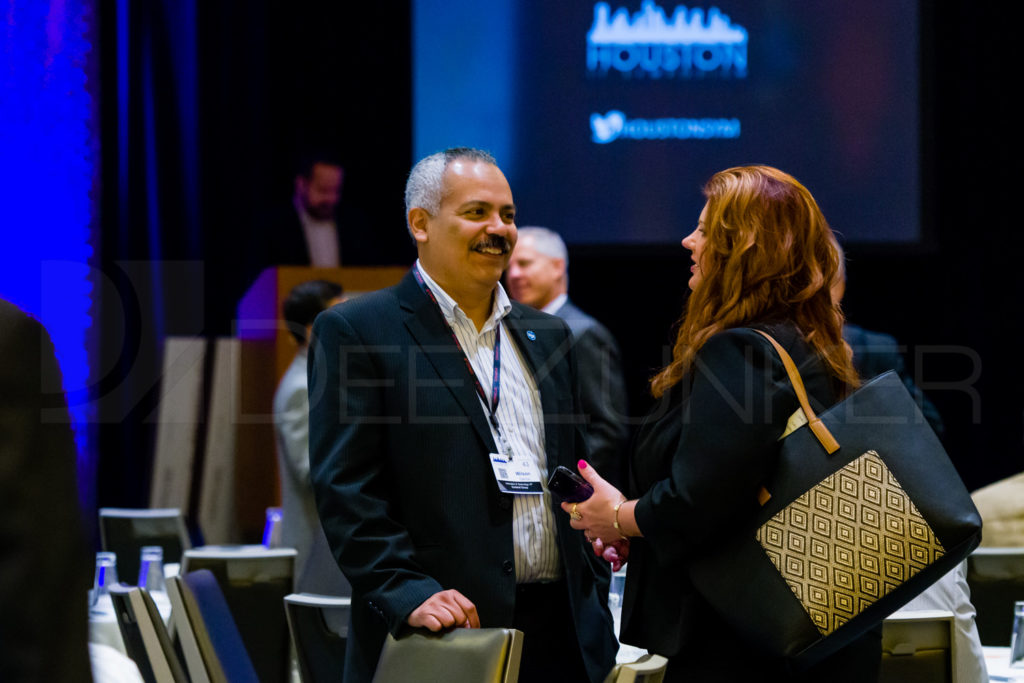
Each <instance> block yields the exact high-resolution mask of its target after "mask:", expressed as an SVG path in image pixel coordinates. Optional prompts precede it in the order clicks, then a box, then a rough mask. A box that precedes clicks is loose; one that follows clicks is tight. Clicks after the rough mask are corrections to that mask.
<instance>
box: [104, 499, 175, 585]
mask: <svg viewBox="0 0 1024 683" xmlns="http://www.w3.org/2000/svg"><path fill="white" fill-rule="evenodd" d="M99 516H100V544H101V545H102V546H103V550H109V551H111V552H113V553H115V554H116V555H117V575H118V577H119V578H120V579H121V580H122V581H124V582H125V583H129V584H134V583H135V581H136V579H137V578H138V576H139V554H140V551H141V550H142V546H146V545H158V546H160V547H161V548H163V550H164V563H174V562H181V555H182V553H183V552H184V551H185V550H187V549H188V548H191V547H192V542H191V541H190V540H189V537H188V530H187V529H186V528H185V518H184V516H183V515H182V514H181V510H178V509H177V508H152V509H146V508H100V511H99Z"/></svg>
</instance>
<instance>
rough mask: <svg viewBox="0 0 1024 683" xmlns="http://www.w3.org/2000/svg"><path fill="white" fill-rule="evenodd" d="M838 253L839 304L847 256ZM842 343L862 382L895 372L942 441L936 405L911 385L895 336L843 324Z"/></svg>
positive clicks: (835, 293)
mask: <svg viewBox="0 0 1024 683" xmlns="http://www.w3.org/2000/svg"><path fill="white" fill-rule="evenodd" d="M838 250H839V272H838V273H837V277H836V281H835V282H833V283H832V288H831V290H832V299H833V300H834V301H835V302H837V303H839V302H841V301H842V300H843V296H844V295H845V294H846V255H845V253H844V251H843V249H842V248H841V247H839V248H838ZM843 340H844V341H845V342H846V343H847V344H849V345H850V349H851V350H852V351H853V367H854V368H855V369H856V370H857V374H858V375H859V376H860V378H861V379H862V380H864V381H867V380H869V379H871V378H873V377H877V376H878V375H880V374H882V373H883V372H887V371H889V370H895V371H896V374H897V375H899V377H900V380H902V382H903V385H904V386H905V387H907V391H909V392H910V395H911V396H913V397H914V401H915V402H916V403H917V406H918V407H919V408H920V409H921V415H922V416H923V417H924V419H925V420H927V421H928V424H929V425H931V428H932V429H933V430H934V431H935V434H936V435H937V436H938V437H939V438H942V436H943V434H944V433H945V431H946V427H945V425H944V424H943V422H942V416H941V415H940V414H939V411H938V409H937V408H936V407H935V404H933V403H932V402H931V401H929V400H928V397H927V396H925V395H924V392H923V391H921V389H920V387H918V386H917V384H915V383H914V379H913V378H912V377H911V376H910V373H908V372H907V369H906V365H905V364H904V362H903V353H902V351H901V349H900V346H899V344H898V343H897V342H896V338H895V337H893V336H892V335H889V334H885V333H884V332H874V331H872V330H865V329H864V328H863V327H860V326H859V325H854V324H852V323H849V322H847V323H846V324H844V325H843Z"/></svg>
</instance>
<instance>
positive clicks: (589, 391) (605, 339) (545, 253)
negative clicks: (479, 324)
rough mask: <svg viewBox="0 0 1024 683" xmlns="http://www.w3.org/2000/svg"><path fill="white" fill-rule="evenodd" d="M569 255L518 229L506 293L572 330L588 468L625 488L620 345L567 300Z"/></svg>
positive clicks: (548, 236) (550, 240)
mask: <svg viewBox="0 0 1024 683" xmlns="http://www.w3.org/2000/svg"><path fill="white" fill-rule="evenodd" d="M568 269H569V254H568V251H567V250H566V248H565V242H563V241H562V238H561V237H560V236H559V235H558V233H556V232H554V231H553V230H549V229H547V228H538V227H525V228H519V241H518V242H516V248H515V250H514V251H513V252H512V260H511V261H509V265H508V275H507V280H508V289H509V294H510V295H511V296H512V298H513V299H515V300H516V301H521V302H522V303H524V304H526V305H527V306H532V307H533V308H536V309H538V310H540V311H544V312H545V313H550V314H551V315H557V316H558V317H559V318H561V319H562V320H564V321H565V322H566V323H567V324H568V325H569V329H570V330H571V331H572V336H573V339H574V340H575V349H576V357H577V359H578V362H579V368H580V373H579V375H580V401H581V404H582V406H583V412H584V414H585V415H586V417H587V429H586V438H587V448H588V449H589V451H590V463H591V464H592V465H593V466H594V467H595V468H596V469H597V471H598V472H600V473H601V475H602V476H604V478H605V479H607V480H609V481H611V482H612V483H615V484H616V485H620V486H621V485H624V484H625V475H626V472H625V447H626V440H627V438H628V429H627V428H626V422H625V420H626V389H625V387H624V385H623V379H622V364H621V362H620V360H619V345H618V344H617V343H616V342H615V338H614V337H613V336H612V333H611V332H609V331H608V329H607V328H606V327H605V326H604V325H602V324H601V323H599V322H598V321H597V320H595V319H594V318H592V317H591V316H589V315H587V314H586V313H584V312H583V311H581V310H580V309H579V308H577V307H576V306H575V305H573V303H572V302H571V301H570V300H569V271H568Z"/></svg>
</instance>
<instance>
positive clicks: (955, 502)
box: [690, 332, 981, 670]
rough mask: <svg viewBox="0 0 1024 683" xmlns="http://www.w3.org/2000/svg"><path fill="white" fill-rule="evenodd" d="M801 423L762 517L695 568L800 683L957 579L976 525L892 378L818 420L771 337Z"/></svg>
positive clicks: (726, 613)
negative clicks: (925, 594)
mask: <svg viewBox="0 0 1024 683" xmlns="http://www.w3.org/2000/svg"><path fill="white" fill-rule="evenodd" d="M761 334H763V335H764V336H765V337H767V338H768V340H769V341H770V342H771V343H772V345H773V346H774V347H775V348H776V350H777V351H778V353H779V355H780V357H781V358H782V361H783V364H784V365H785V366H786V370H787V372H788V374H789V377H790V381H791V382H792V383H793V387H794V389H795V390H796V393H797V397H798V398H799V400H800V404H801V407H802V409H803V412H804V414H805V415H806V417H807V418H808V424H806V425H804V426H802V427H800V428H798V429H796V430H795V431H793V432H792V433H790V434H789V435H788V436H786V437H785V438H783V439H782V444H781V451H780V455H779V463H778V466H777V468H776V470H775V472H774V474H773V475H772V477H771V479H770V481H768V482H765V488H766V489H767V492H768V494H769V495H770V498H768V500H767V502H766V503H765V504H764V505H763V506H762V508H761V510H760V512H759V514H758V515H757V518H756V519H755V520H753V521H752V522H751V524H750V525H749V526H748V527H747V528H746V529H745V530H744V531H743V532H742V533H740V534H738V535H736V536H735V537H734V538H729V539H725V540H723V541H722V542H720V543H719V544H717V545H716V546H715V547H714V548H713V549H712V550H711V551H710V552H707V553H704V554H702V555H701V556H700V557H699V558H698V559H696V560H695V561H693V562H692V563H691V565H690V576H691V579H692V580H693V582H694V585H695V586H696V588H697V590H698V591H699V592H700V594H701V595H702V596H703V597H704V598H705V599H706V600H707V601H708V602H709V603H710V604H711V605H712V607H713V608H714V609H715V610H716V611H717V612H718V613H719V615H720V616H721V617H722V618H723V619H724V620H725V621H726V622H727V623H728V624H730V625H731V626H732V627H733V628H734V629H735V630H736V632H737V633H739V634H740V635H741V636H742V637H743V638H744V640H746V641H747V645H748V646H750V647H753V648H755V649H757V650H760V651H762V653H763V654H765V655H768V656H775V657H783V658H786V659H788V661H789V662H790V664H791V666H792V667H793V668H794V669H796V670H800V669H803V668H806V667H809V666H811V665H813V664H815V663H816V662H818V661H820V660H822V659H823V658H825V657H827V656H829V655H831V654H833V653H834V652H836V651H837V650H839V649H840V648H842V647H844V646H845V645H847V644H849V643H850V642H852V641H853V640H854V639H856V638H857V637H859V636H861V635H863V634H864V633H865V632H866V631H868V630H869V629H871V628H872V627H873V626H875V625H877V624H878V623H879V622H881V621H882V620H883V619H884V618H885V617H887V616H888V615H889V614H891V613H892V612H894V611H896V610H898V609H899V608H900V607H902V606H903V605H905V604H906V603H907V602H909V601H910V600H911V599H913V598H914V597H915V596H917V595H918V594H920V593H921V592H922V591H924V590H925V589H926V588H927V587H928V586H930V585H931V584H932V583H934V582H935V581H937V580H938V579H939V578H940V577H942V576H943V575H944V574H946V573H947V572H949V571H950V570H952V569H953V568H954V567H955V566H956V565H957V564H958V563H960V562H961V561H962V560H963V559H964V558H965V557H967V555H968V554H970V552H971V551H972V550H974V548H976V547H977V546H978V544H979V543H980V542H981V517H980V516H979V514H978V511H977V509H976V508H975V507H974V503H973V502H972V501H971V497H970V495H969V494H968V492H967V489H966V488H965V487H964V484H963V482H962V481H961V480H960V477H959V475H958V474H957V472H956V470H955V469H954V467H953V465H952V463H951V462H950V461H949V457H948V456H947V455H946V452H945V450H944V449H943V447H942V444H941V443H940V442H939V440H938V438H937V437H936V436H935V433H934V432H933V431H932V429H931V427H930V426H929V425H928V423H927V422H926V421H925V419H924V417H923V416H922V415H921V412H920V410H919V409H918V407H917V404H916V403H915V402H914V399H913V398H912V397H911V395H910V393H909V392H908V391H907V388H906V387H905V386H904V385H903V382H902V381H900V379H899V377H898V376H897V375H896V373H895V372H892V371H890V372H886V373H884V374H882V375H879V376H878V377H876V378H875V379H873V380H871V381H869V382H867V383H866V384H864V385H863V386H861V387H860V388H859V389H858V390H856V391H855V392H853V393H852V394H850V395H849V396H848V397H847V398H846V399H844V400H843V401H841V402H839V403H837V404H836V405H834V406H832V407H831V408H830V409H828V410H827V411H825V412H823V413H821V414H820V415H818V416H815V414H814V412H813V411H812V410H811V408H810V405H809V402H808V400H807V394H806V391H805V390H804V387H803V381H802V380H801V379H800V375H799V372H798V371H797V369H796V365H795V364H794V363H793V361H792V359H791V358H790V357H789V354H787V353H786V351H785V350H784V349H783V348H782V347H781V346H780V345H779V344H778V343H777V342H776V341H775V340H774V339H773V338H772V337H771V336H770V335H768V334H765V333H764V332H761Z"/></svg>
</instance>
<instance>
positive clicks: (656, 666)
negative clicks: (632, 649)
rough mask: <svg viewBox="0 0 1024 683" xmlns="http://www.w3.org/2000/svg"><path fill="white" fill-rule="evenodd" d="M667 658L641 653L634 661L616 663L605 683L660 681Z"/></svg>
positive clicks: (651, 682)
mask: <svg viewBox="0 0 1024 683" xmlns="http://www.w3.org/2000/svg"><path fill="white" fill-rule="evenodd" d="M667 666H668V660H667V659H665V658H664V657H662V656H661V655H652V654H647V655H643V656H642V657H640V658H639V659H637V660H636V661H635V662H627V663H624V664H616V665H615V668H614V669H612V670H611V672H610V673H609V674H608V677H607V678H605V679H604V680H605V683H661V681H662V680H664V678H665V667H667Z"/></svg>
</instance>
